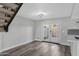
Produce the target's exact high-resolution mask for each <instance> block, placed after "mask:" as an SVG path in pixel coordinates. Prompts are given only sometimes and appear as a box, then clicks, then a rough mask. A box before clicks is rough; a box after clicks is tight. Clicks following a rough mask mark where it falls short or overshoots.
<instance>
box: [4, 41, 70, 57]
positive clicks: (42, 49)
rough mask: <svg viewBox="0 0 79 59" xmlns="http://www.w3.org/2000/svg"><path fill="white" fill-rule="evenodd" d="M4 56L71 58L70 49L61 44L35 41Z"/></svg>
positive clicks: (7, 52)
mask: <svg viewBox="0 0 79 59" xmlns="http://www.w3.org/2000/svg"><path fill="white" fill-rule="evenodd" d="M3 54H4V55H3V56H70V55H71V53H70V47H69V46H64V45H60V44H54V43H47V42H39V41H34V42H31V43H29V44H25V45H22V46H19V47H16V48H13V49H10V50H8V51H5V52H3Z"/></svg>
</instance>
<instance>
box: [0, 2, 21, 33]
mask: <svg viewBox="0 0 79 59" xmlns="http://www.w3.org/2000/svg"><path fill="white" fill-rule="evenodd" d="M21 6H22V3H0V32H8V27H9V25H10V23H11V22H12V20H13V18H14V17H15V16H16V14H17V12H18V10H19V9H20V7H21Z"/></svg>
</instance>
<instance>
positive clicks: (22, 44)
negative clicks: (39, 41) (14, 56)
mask: <svg viewBox="0 0 79 59" xmlns="http://www.w3.org/2000/svg"><path fill="white" fill-rule="evenodd" d="M32 41H33V40H32ZM32 41H27V42H23V43H20V44H17V45H14V46H11V47H8V48H5V49H2V50H0V53H1V52H3V51H6V50H9V49H12V48H15V47H18V46H21V45H24V44H28V43H30V42H32Z"/></svg>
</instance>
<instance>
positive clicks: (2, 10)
mask: <svg viewBox="0 0 79 59" xmlns="http://www.w3.org/2000/svg"><path fill="white" fill-rule="evenodd" d="M0 12H3V13H6V14H9V15H12V14H14V12H12V11H9V10H6V9H4V8H1V7H0Z"/></svg>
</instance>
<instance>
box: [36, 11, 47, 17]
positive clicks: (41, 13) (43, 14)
mask: <svg viewBox="0 0 79 59" xmlns="http://www.w3.org/2000/svg"><path fill="white" fill-rule="evenodd" d="M45 15H46V13H45V12H38V13H37V16H39V17H43V16H45Z"/></svg>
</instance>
